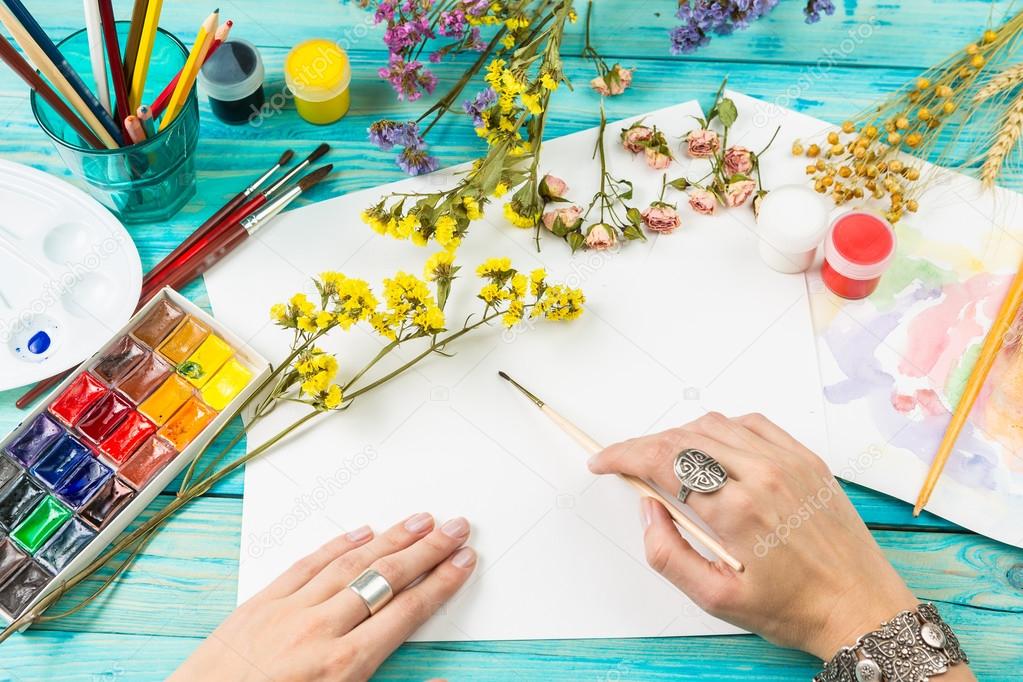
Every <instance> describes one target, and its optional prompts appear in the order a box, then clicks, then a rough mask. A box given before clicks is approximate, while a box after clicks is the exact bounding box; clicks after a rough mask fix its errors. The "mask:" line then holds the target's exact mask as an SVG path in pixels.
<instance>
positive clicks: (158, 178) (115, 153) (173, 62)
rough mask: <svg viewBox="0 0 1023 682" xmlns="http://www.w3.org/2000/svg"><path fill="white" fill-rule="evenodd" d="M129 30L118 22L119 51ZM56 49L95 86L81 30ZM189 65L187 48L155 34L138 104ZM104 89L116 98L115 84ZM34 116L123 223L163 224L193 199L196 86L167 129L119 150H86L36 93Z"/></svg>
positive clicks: (164, 33) (70, 164)
mask: <svg viewBox="0 0 1023 682" xmlns="http://www.w3.org/2000/svg"><path fill="white" fill-rule="evenodd" d="M128 26H129V23H128V22H118V23H117V32H118V36H119V42H120V44H121V45H124V43H125V39H126V36H127V33H128ZM57 47H58V48H59V49H60V51H61V53H62V54H63V55H64V58H65V59H67V61H68V63H70V64H71V68H73V69H74V70H75V71H77V72H78V75H80V76H81V77H82V79H83V80H84V81H85V84H86V85H87V86H89V87H94V81H93V78H92V67H91V61H90V58H89V41H88V37H87V35H86V32H85V29H82V30H81V31H78V32H77V33H72V34H71V35H70V36H68V37H67V38H65V39H64V40H63V41H61V42H60V43H59V44H58V45H57ZM187 59H188V48H186V47H185V46H184V45H183V44H182V43H181V41H180V40H178V39H177V38H175V37H174V36H173V35H171V34H170V33H168V32H167V31H164V30H163V29H159V30H158V32H157V35H156V40H155V43H154V46H153V56H152V59H151V61H150V64H149V73H148V77H147V79H146V90H145V93H144V96H143V98H142V101H143V102H147V103H148V102H152V101H153V100H154V99H156V96H157V95H159V94H160V91H162V90H163V88H164V87H166V85H167V83H169V82H170V81H171V79H172V78H174V76H176V75H177V73H178V71H180V70H181V67H182V66H184V64H185V61H186V60H187ZM109 90H110V94H111V97H113V96H114V94H113V93H114V88H113V85H112V84H110V86H109ZM32 112H33V113H34V114H35V117H36V121H37V122H38V123H39V126H40V127H41V128H42V129H43V130H44V131H45V132H46V134H47V135H49V136H50V139H51V140H53V144H54V146H55V147H56V148H57V152H58V153H59V154H60V156H61V158H62V159H63V160H64V163H65V164H67V167H68V169H70V170H71V173H72V174H73V175H74V176H75V177H76V178H78V179H80V180H82V181H83V182H84V184H85V186H86V189H87V190H88V191H89V193H90V194H92V196H93V197H95V198H96V199H97V200H98V201H99V202H100V203H102V204H103V205H104V206H106V207H107V208H109V209H110V210H111V211H113V212H114V213H115V214H116V215H117V216H118V217H119V218H120V219H121V221H122V222H124V223H128V224H134V223H157V222H162V221H164V220H167V219H169V218H171V217H172V216H173V215H174V214H175V213H177V212H178V211H179V210H180V209H181V207H182V206H184V205H185V204H186V203H188V200H189V199H191V198H192V196H193V195H194V194H195V180H196V175H195V150H196V146H197V144H198V140H199V103H198V98H197V96H196V89H195V88H192V91H191V92H190V93H189V95H188V99H187V101H186V102H185V104H184V106H183V107H182V109H181V111H180V112H179V113H178V115H177V117H176V118H175V119H174V120H173V121H172V122H171V123H170V125H168V126H167V127H166V128H164V129H163V130H162V131H160V132H159V133H158V134H157V135H155V136H153V137H151V138H150V139H148V140H146V141H144V142H140V143H138V144H134V145H130V146H125V147H121V148H120V149H94V148H92V147H91V146H89V145H88V143H86V142H85V141H83V140H82V139H81V137H79V135H78V133H76V132H75V131H74V129H73V128H72V127H71V126H70V125H68V124H67V122H66V121H64V119H63V118H61V117H60V115H58V114H57V112H56V111H54V110H53V109H52V108H51V107H50V105H49V104H47V103H46V102H44V101H43V100H42V99H41V98H39V97H37V96H36V93H35V92H33V93H32ZM131 113H135V112H131ZM114 118H115V119H116V118H117V115H116V114H115V115H114Z"/></svg>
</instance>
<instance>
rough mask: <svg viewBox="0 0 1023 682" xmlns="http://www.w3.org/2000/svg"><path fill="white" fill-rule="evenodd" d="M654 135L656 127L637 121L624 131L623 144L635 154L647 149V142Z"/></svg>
mask: <svg viewBox="0 0 1023 682" xmlns="http://www.w3.org/2000/svg"><path fill="white" fill-rule="evenodd" d="M653 136H654V129H653V128H649V127H647V126H645V125H642V124H640V123H637V124H635V125H633V126H632V127H630V128H626V129H625V130H623V131H622V146H623V147H625V148H626V149H628V150H629V151H630V152H632V153H633V154H638V153H639V152H641V151H643V150H644V149H646V145H647V142H649V141H650V138H652V137H653Z"/></svg>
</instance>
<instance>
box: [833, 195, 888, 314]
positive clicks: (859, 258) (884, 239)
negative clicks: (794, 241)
mask: <svg viewBox="0 0 1023 682" xmlns="http://www.w3.org/2000/svg"><path fill="white" fill-rule="evenodd" d="M894 256H895V230H894V229H893V228H892V226H891V223H889V222H888V221H887V220H885V219H884V218H882V217H880V216H878V215H875V214H873V213H869V212H866V211H850V212H848V213H843V214H842V215H840V216H838V217H837V218H835V219H834V220H833V221H832V222H831V227H830V228H829V229H828V236H827V238H826V239H825V241H824V265H823V266H822V267H821V277H822V278H823V279H824V285H825V286H826V287H827V288H828V290H829V291H831V293H833V294H835V295H836V296H841V297H842V298H847V299H850V300H856V299H860V298H866V297H867V296H870V295H871V294H872V293H874V290H875V289H877V284H878V282H880V281H881V275H883V274H884V272H885V270H887V269H888V266H889V265H891V262H892V258H893V257H894Z"/></svg>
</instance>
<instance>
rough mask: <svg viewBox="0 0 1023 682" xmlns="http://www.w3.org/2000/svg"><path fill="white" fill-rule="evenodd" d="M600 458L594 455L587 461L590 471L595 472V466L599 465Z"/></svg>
mask: <svg viewBox="0 0 1023 682" xmlns="http://www.w3.org/2000/svg"><path fill="white" fill-rule="evenodd" d="M599 457H600V455H593V457H590V458H589V459H588V460H586V466H588V467H589V468H590V471H592V470H593V465H594V464H596V463H597V459H598V458H599Z"/></svg>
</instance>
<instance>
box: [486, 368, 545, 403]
mask: <svg viewBox="0 0 1023 682" xmlns="http://www.w3.org/2000/svg"><path fill="white" fill-rule="evenodd" d="M497 376H499V377H501V378H502V379H504V380H505V381H507V382H508V383H510V384H511V385H512V386H514V387H515V388H517V389H519V392H520V393H522V395H524V396H526V397H527V398H529V399H530V400H531V401H533V403H534V404H535V405H536V406H537V407H540V408H542V407H543V406H544V402H543V401H542V400H540V398H539V397H537V395H536V394H535V393H533V392H532V391H530V390H528V389H527V388H526V387H525V386H523V385H522V384H520V383H519V382H517V381H515V380H514V379H512V378H511V377H510V376H508V375H507V374H506V373H505V372H503V371H501V370H498V372H497Z"/></svg>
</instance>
